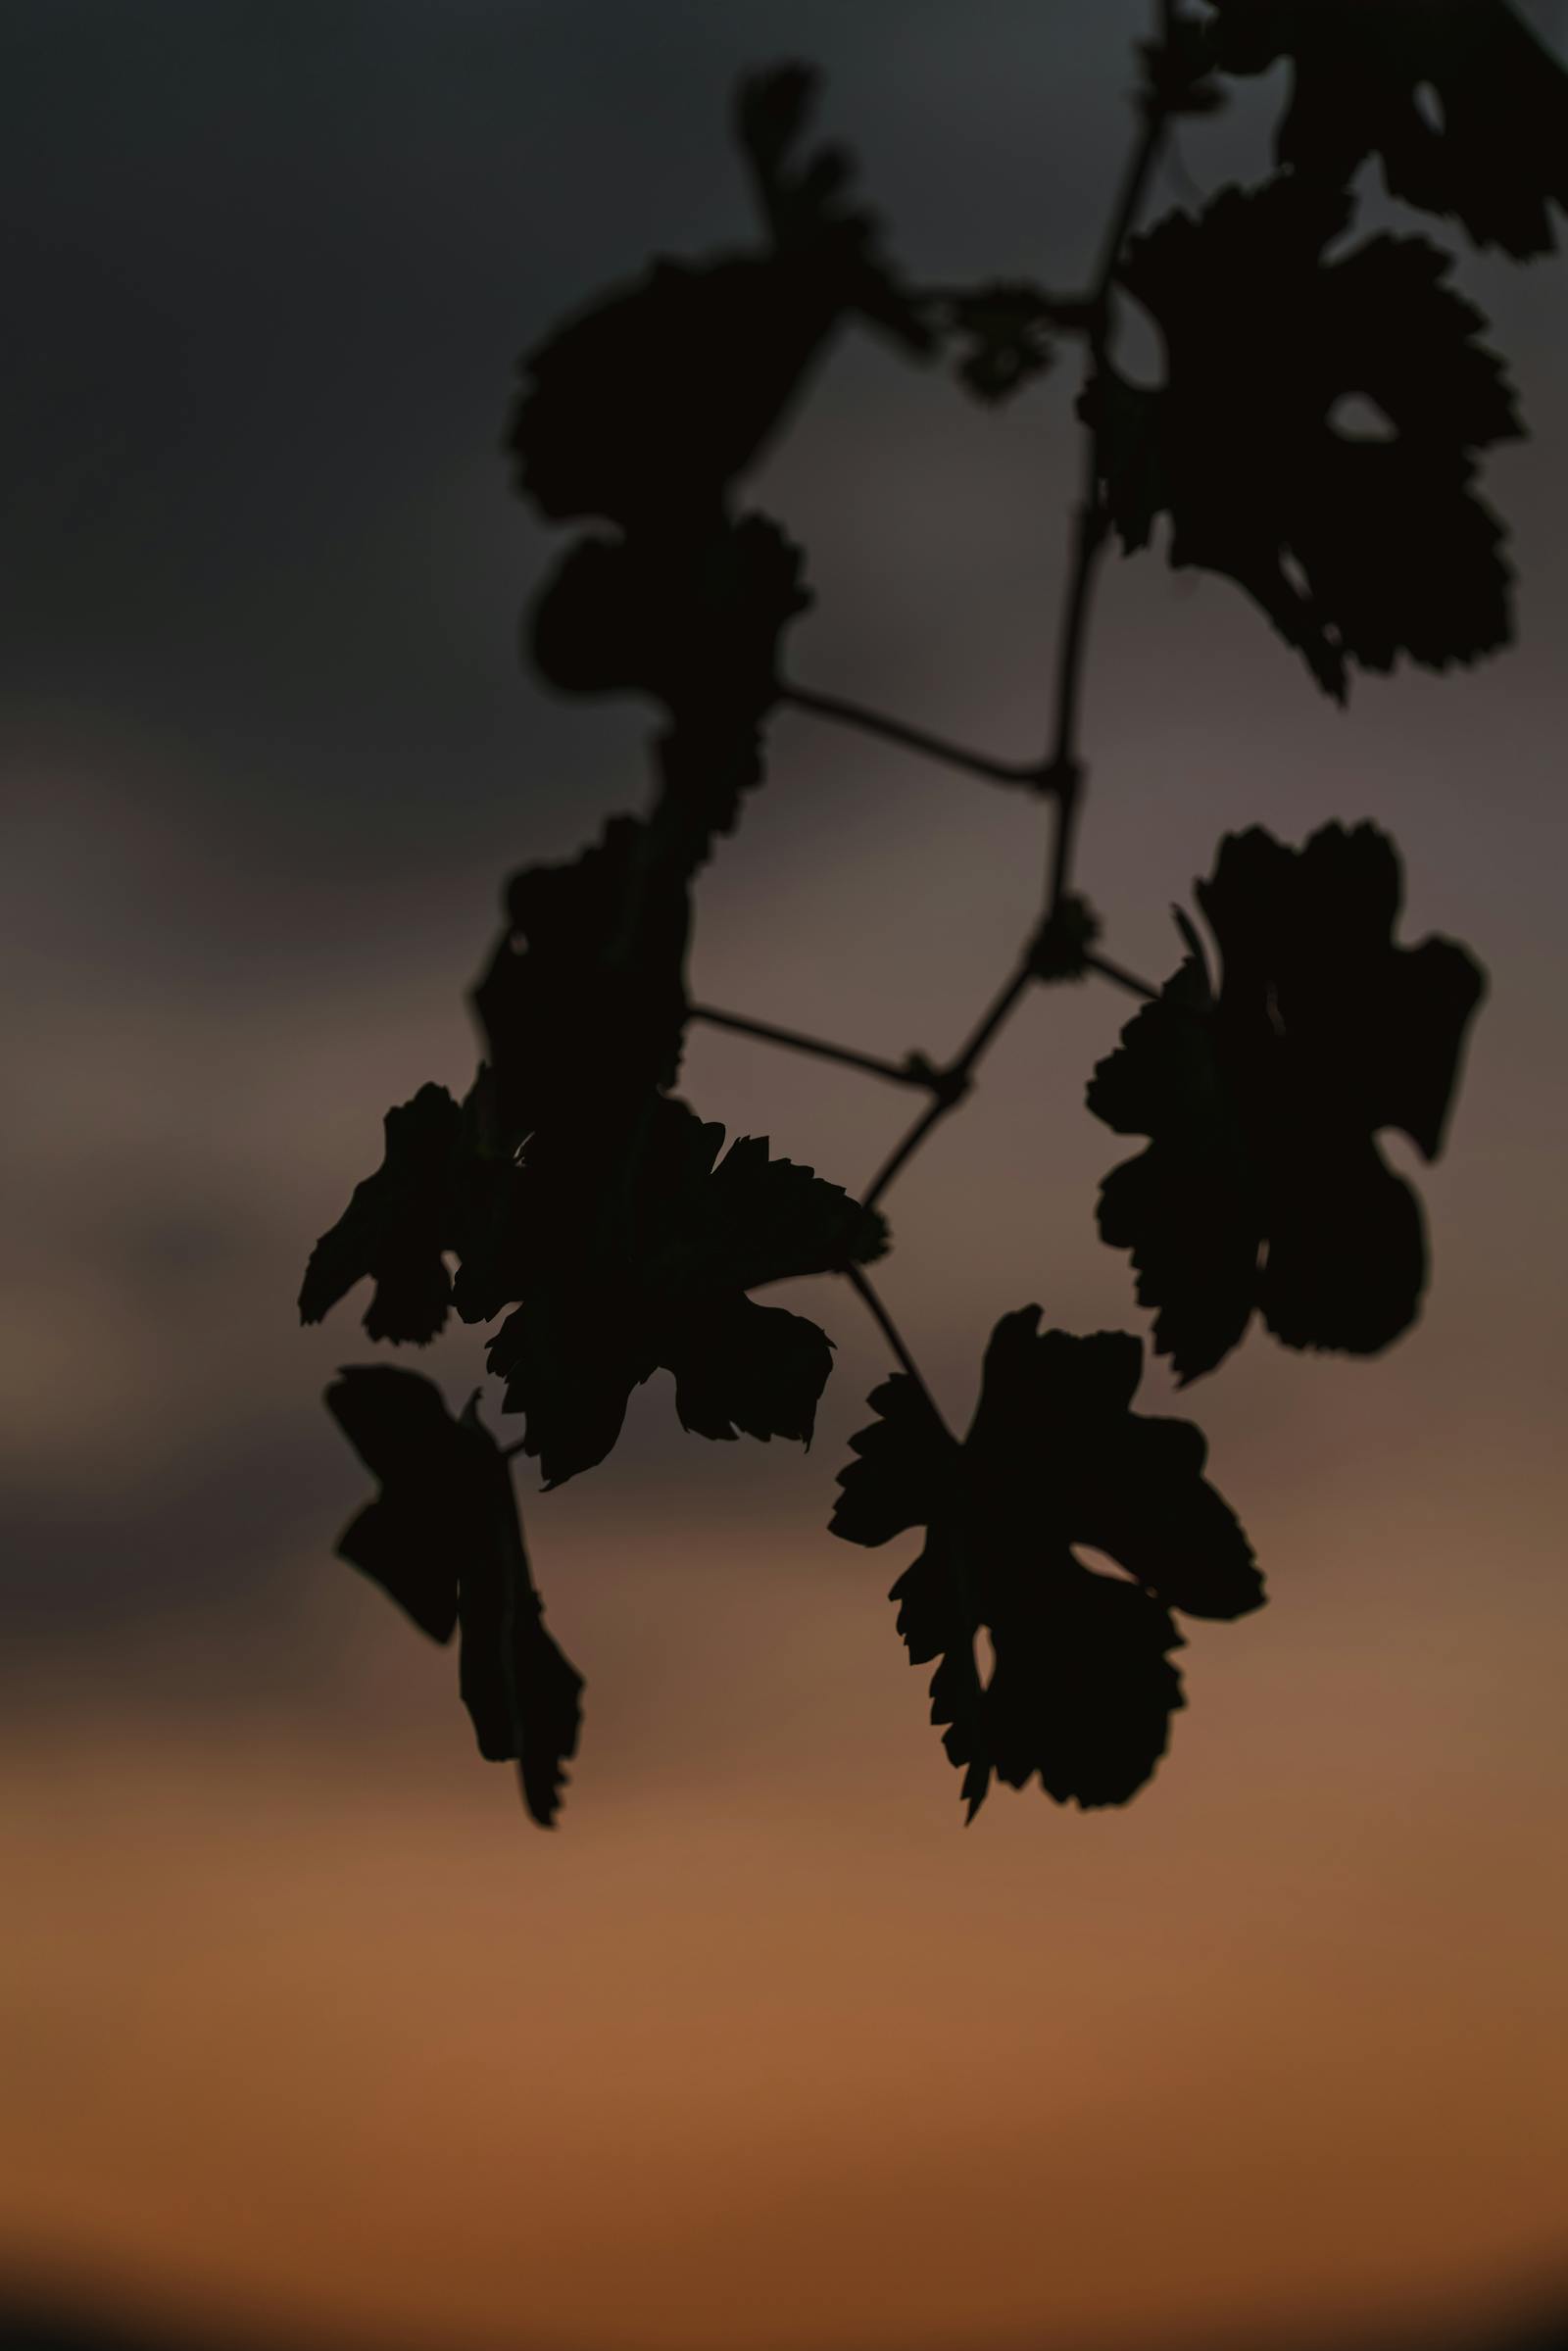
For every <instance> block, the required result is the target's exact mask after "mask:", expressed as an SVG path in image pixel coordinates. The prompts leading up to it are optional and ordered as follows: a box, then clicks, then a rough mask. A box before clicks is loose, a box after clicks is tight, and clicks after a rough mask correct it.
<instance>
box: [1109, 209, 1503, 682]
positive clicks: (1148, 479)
mask: <svg viewBox="0 0 1568 2351" xmlns="http://www.w3.org/2000/svg"><path fill="white" fill-rule="evenodd" d="M1349 214H1350V202H1349V198H1348V196H1346V195H1345V194H1343V193H1342V192H1341V191H1339V190H1337V189H1336V188H1334V187H1332V186H1324V185H1323V184H1321V183H1318V182H1314V181H1303V180H1300V179H1297V178H1293V177H1289V176H1286V177H1282V178H1278V179H1275V180H1273V181H1271V182H1269V183H1268V184H1267V185H1266V186H1264V187H1262V188H1259V189H1255V190H1252V191H1250V192H1248V193H1243V192H1242V191H1240V190H1238V189H1234V188H1231V189H1227V190H1226V191H1225V192H1224V193H1223V194H1221V195H1220V196H1218V197H1216V198H1215V200H1214V201H1213V203H1212V204H1210V205H1209V206H1208V207H1207V208H1206V210H1205V211H1204V212H1203V213H1202V214H1201V216H1200V217H1199V218H1198V219H1197V220H1194V219H1192V218H1191V217H1189V216H1187V215H1185V214H1173V215H1172V216H1171V217H1170V218H1168V219H1167V220H1163V221H1162V222H1160V223H1159V224H1158V225H1157V226H1156V227H1155V228H1153V229H1152V230H1150V232H1149V233H1148V234H1147V235H1146V236H1142V237H1139V238H1136V239H1134V240H1133V242H1132V244H1131V245H1130V246H1129V248H1128V251H1127V255H1126V258H1125V260H1124V261H1123V263H1122V266H1121V269H1120V270H1119V272H1118V279H1119V283H1120V284H1121V285H1122V286H1123V287H1124V289H1125V290H1126V291H1127V292H1128V293H1130V294H1132V295H1133V296H1134V297H1135V298H1136V299H1137V300H1138V301H1140V302H1141V303H1142V304H1143V305H1144V306H1145V308H1146V309H1147V310H1148V311H1149V312H1150V314H1151V316H1152V318H1153V319H1154V321H1155V323H1156V324H1157V326H1158V327H1159V329H1160V332H1161V335H1162V337H1163V339H1164V344H1165V351H1166V362H1167V366H1166V380H1165V382H1164V384H1163V386H1162V387H1160V388H1158V389H1156V390H1145V389H1142V388H1140V387H1137V386H1134V385H1131V384H1128V383H1126V382H1125V381H1123V380H1121V379H1120V378H1118V377H1117V376H1116V375H1115V374H1114V371H1113V370H1108V369H1107V370H1106V371H1104V372H1103V374H1102V375H1101V377H1100V378H1099V379H1098V380H1097V381H1096V382H1095V383H1094V384H1092V385H1091V387H1090V389H1089V391H1088V392H1087V393H1086V395H1085V397H1084V400H1083V402H1082V403H1081V412H1082V414H1083V415H1084V416H1085V417H1086V418H1087V420H1088V421H1089V422H1090V423H1091V424H1092V425H1093V426H1094V427H1095V430H1096V435H1097V444H1098V450H1099V461H1100V465H1101V470H1102V479H1103V488H1104V495H1105V500H1106V506H1107V511H1108V514H1109V516H1110V519H1111V521H1112V523H1113V524H1114V527H1115V528H1116V530H1117V532H1118V534H1119V536H1120V537H1121V540H1122V543H1123V546H1124V547H1125V548H1126V549H1128V550H1131V549H1134V548H1137V547H1141V546H1143V545H1145V544H1147V542H1148V540H1149V537H1150V534H1151V530H1152V523H1153V520H1154V517H1155V516H1156V515H1157V514H1160V513H1166V514H1169V516H1170V521H1171V537H1170V561H1171V563H1173V564H1175V565H1177V566H1185V565H1189V564H1192V565H1197V566H1199V567H1201V568H1202V569H1205V570H1209V571H1218V572H1222V573H1224V574H1225V575H1226V576H1227V577H1229V578H1231V579H1233V580H1235V581H1236V582H1237V584H1238V585H1239V586H1240V587H1242V588H1243V589H1245V591H1246V592H1247V593H1248V595H1250V597H1251V598H1252V599H1253V601H1254V602H1255V603H1256V604H1257V605H1258V606H1259V607H1260V609H1261V610H1262V611H1263V612H1265V613H1266V614H1267V616H1268V617H1269V619H1270V620H1271V621H1272V622H1273V624H1274V626H1275V627H1276V628H1277V629H1278V630H1279V632H1280V634H1281V636H1283V637H1284V638H1285V640H1286V642H1287V643H1288V644H1290V645H1292V646H1294V647H1295V648H1296V649H1297V650H1298V651H1299V653H1300V654H1301V656H1302V658H1303V659H1304V660H1305V661H1306V662H1307V664H1308V666H1309V667H1310V669H1311V670H1312V673H1313V675H1314V676H1315V677H1316V678H1317V680H1318V682H1319V684H1320V685H1322V686H1323V687H1324V688H1325V690H1326V691H1327V692H1329V693H1331V694H1333V695H1335V696H1337V697H1340V698H1342V699H1343V697H1344V694H1345V691H1346V681H1347V671H1348V666H1349V665H1350V664H1352V663H1353V664H1355V665H1358V666H1359V667H1361V668H1363V669H1372V670H1387V669H1389V668H1391V667H1392V666H1393V665H1394V663H1395V662H1396V661H1397V660H1398V658H1399V657H1400V656H1401V655H1403V656H1406V657H1408V658H1409V659H1410V660H1411V661H1416V662H1418V663H1420V664H1421V665H1422V666H1424V667H1427V668H1432V669H1445V668H1447V667H1449V666H1451V665H1452V664H1454V663H1455V662H1468V661H1475V660H1477V659H1478V658H1479V657H1480V656H1481V655H1483V654H1486V653H1490V652H1494V651H1495V649H1496V648H1497V647H1498V646H1500V645H1503V644H1506V643H1507V642H1508V639H1509V636H1510V634H1511V627H1512V621H1511V612H1510V605H1509V584H1510V578H1511V574H1510V572H1509V570H1508V567H1507V565H1506V563H1504V562H1503V559H1502V556H1501V553H1500V545H1501V541H1502V537H1503V532H1502V528H1501V525H1500V524H1499V523H1498V522H1497V520H1496V518H1495V515H1494V514H1492V513H1491V511H1490V509H1489V508H1487V507H1486V506H1485V505H1484V504H1483V503H1482V501H1481V500H1480V498H1479V497H1478V496H1477V495H1476V493H1475V489H1474V479H1475V472H1476V465H1477V459H1478V457H1479V454H1480V452H1481V451H1482V450H1484V449H1486V448H1488V447H1491V446H1492V445H1493V444H1495V443H1496V442H1498V441H1503V440H1508V439H1512V438H1516V437H1518V436H1519V434H1520V433H1521V432H1522V429H1523V428H1522V426H1521V425H1520V423H1519V419H1518V416H1517V414H1516V412H1515V409H1514V405H1513V393H1512V389H1511V387H1510V385H1509V383H1508V380H1507V377H1506V375H1505V374H1504V372H1503V368H1502V363H1501V362H1500V361H1499V360H1498V359H1497V357H1496V356H1495V353H1493V352H1491V351H1489V350H1488V349H1487V348H1486V347H1485V346H1484V345H1483V344H1481V343H1480V342H1478V341H1477V340H1476V336H1477V333H1478V330H1479V329H1480V328H1481V327H1482V325H1483V324H1484V321H1483V319H1482V318H1481V315H1480V313H1479V312H1477V311H1476V310H1474V309H1473V308H1472V307H1471V305H1470V304H1469V303H1468V302H1466V301H1464V300H1463V299H1462V298H1461V297H1460V296H1459V295H1457V294H1456V293H1454V292H1453V291H1452V289H1451V288H1450V287H1449V286H1447V285H1446V283H1445V282H1444V280H1445V277H1446V272H1447V269H1448V268H1449V266H1450V265H1449V261H1448V257H1447V256H1446V255H1445V254H1442V253H1440V252H1438V251H1437V249H1436V248H1435V247H1433V246H1431V245H1428V244H1426V243H1425V242H1424V241H1423V240H1421V239H1420V238H1393V237H1377V238H1374V239H1372V240H1370V241H1369V242H1368V243H1366V244H1364V245H1361V246H1359V247H1357V248H1356V249H1355V250H1354V251H1352V252H1350V253H1349V254H1348V255H1346V256H1345V257H1344V258H1341V259H1335V260H1332V261H1327V260H1325V259H1324V253H1325V249H1326V247H1327V246H1328V245H1329V244H1330V243H1331V242H1332V241H1333V240H1334V239H1335V238H1336V237H1337V236H1338V235H1339V234H1340V232H1341V231H1342V230H1343V229H1344V228H1345V227H1346V225H1347V223H1348V219H1349ZM1351 396H1360V397H1362V398H1364V399H1365V400H1367V401H1369V402H1371V403H1372V404H1374V409H1375V412H1381V414H1382V415H1383V416H1384V417H1385V418H1386V419H1387V422H1388V426H1389V430H1388V433H1387V435H1386V436H1370V437H1369V436H1362V435H1360V434H1357V433H1355V432H1353V431H1349V430H1348V429H1346V428H1345V426H1344V425H1343V423H1342V421H1341V418H1342V416H1343V413H1344V411H1343V403H1344V402H1345V401H1346V400H1347V399H1348V398H1349V397H1351Z"/></svg>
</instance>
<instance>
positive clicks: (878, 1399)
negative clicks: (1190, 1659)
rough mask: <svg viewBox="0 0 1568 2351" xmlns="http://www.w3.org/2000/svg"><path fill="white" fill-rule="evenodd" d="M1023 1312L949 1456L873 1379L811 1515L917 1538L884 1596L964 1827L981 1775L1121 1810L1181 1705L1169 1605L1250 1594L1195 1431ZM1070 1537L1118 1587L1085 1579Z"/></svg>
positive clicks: (988, 1367) (1102, 1346)
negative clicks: (867, 1410)
mask: <svg viewBox="0 0 1568 2351" xmlns="http://www.w3.org/2000/svg"><path fill="white" fill-rule="evenodd" d="M1040 1319H1041V1315H1040V1308H1039V1307H1038V1306H1026V1307H1024V1308H1022V1309H1020V1311H1019V1312H1017V1313H1015V1314H1007V1315H1004V1316H1003V1318H1002V1320H1001V1321H1000V1322H999V1323H998V1324H997V1327H996V1329H995V1331H994V1332H993V1334H992V1338H991V1343H990V1346H989V1347H988V1348H987V1351H986V1361H985V1374H984V1380H983V1383H982V1387H981V1394H980V1401H979V1404H978V1405H977V1407H976V1410H975V1414H974V1419H973V1421H972V1423H971V1425H970V1428H969V1432H968V1435H967V1437H966V1438H965V1439H964V1441H963V1443H962V1445H957V1444H956V1443H955V1441H954V1440H953V1439H952V1438H951V1437H949V1436H948V1434H947V1432H946V1431H945V1430H944V1429H943V1428H942V1426H941V1424H940V1422H939V1421H938V1420H937V1419H936V1416H935V1414H934V1411H933V1409H932V1407H931V1406H930V1404H929V1403H928V1402H927V1400H926V1399H925V1397H924V1396H923V1395H922V1394H921V1392H920V1390H919V1389H918V1388H917V1387H916V1385H915V1383H914V1382H913V1381H912V1380H910V1379H909V1378H907V1376H906V1375H905V1374H902V1373H900V1374H898V1375H896V1376H895V1377H894V1378H893V1379H891V1380H889V1381H888V1382H886V1383H885V1384H884V1386H882V1387H881V1388H879V1389H878V1390H877V1391H876V1392H875V1394H874V1395H873V1396H872V1397H871V1403H872V1405H873V1407H874V1408H875V1409H876V1410H877V1411H878V1413H879V1414H880V1418H879V1419H878V1420H877V1421H875V1422H874V1423H873V1424H872V1425H871V1426H870V1427H869V1428H867V1429H863V1430H862V1431H861V1432H860V1433H859V1435H858V1436H857V1437H855V1438H853V1439H852V1440H851V1446H852V1449H853V1450H854V1451H855V1452H856V1454H858V1459H857V1460H856V1461H854V1462H852V1463H851V1465H850V1466H849V1468H848V1469H846V1470H844V1471H842V1472H841V1473H840V1478H839V1484H840V1486H841V1488H842V1490H843V1491H842V1494H841V1495H840V1499H839V1503H838V1506H837V1508H836V1510H835V1512H834V1515H833V1521H832V1531H833V1533H834V1534H836V1535H838V1536H840V1537H842V1538H843V1540H844V1541H846V1542H849V1543H868V1544H876V1543H886V1542H888V1541H889V1540H890V1539H891V1538H892V1537H893V1536H895V1535H898V1534H902V1533H903V1532H905V1531H906V1530H907V1528H910V1527H915V1526H921V1527H924V1528H925V1529H926V1535H927V1540H926V1544H925V1548H924V1549H923V1550H922V1552H921V1553H920V1556H919V1557H918V1559H916V1560H915V1562H914V1564H913V1565H912V1566H911V1567H910V1568H908V1569H907V1570H906V1572H905V1573H904V1575H902V1576H901V1577H900V1578H899V1580H898V1582H897V1583H896V1584H895V1585H894V1587H893V1591H892V1593H891V1594H890V1597H892V1598H894V1599H896V1600H898V1602H899V1631H900V1632H901V1633H902V1635H903V1636H904V1639H905V1641H906V1643H907V1647H908V1650H909V1656H910V1660H911V1662H912V1663H915V1664H926V1663H929V1662H931V1660H933V1659H936V1660H938V1664H937V1671H936V1675H935V1677H934V1679H933V1681H932V1684H931V1697H932V1720H933V1721H934V1722H937V1723H942V1724H946V1725H948V1726H949V1727H948V1730H947V1733H946V1736H945V1739H944V1742H943V1743H944V1745H945V1746H946V1748H947V1751H948V1754H949V1757H950V1759H951V1760H952V1761H953V1763H954V1764H955V1765H956V1766H957V1767H958V1768H959V1769H960V1770H961V1771H962V1772H963V1775H964V1780H963V1794H964V1800H965V1802H966V1804H967V1806H968V1813H969V1817H970V1818H971V1819H972V1818H973V1817H974V1814H975V1812H976V1811H977V1809H978V1808H979V1805H980V1804H981V1802H982V1801H983V1800H984V1797H985V1794H986V1790H987V1788H989V1786H990V1783H991V1780H992V1778H993V1777H996V1778H999V1779H1002V1780H1005V1782H1006V1783H1007V1784H1008V1785H1009V1786H1010V1787H1014V1788H1021V1787H1022V1786H1023V1785H1024V1783H1025V1782H1026V1781H1027V1780H1029V1779H1030V1778H1031V1777H1033V1776H1035V1775H1038V1776H1039V1778H1040V1781H1041V1785H1042V1786H1043V1787H1044V1788H1045V1789H1046V1790H1047V1792H1048V1794H1050V1795H1052V1796H1054V1798H1055V1799H1056V1801H1057V1802H1058V1803H1068V1802H1076V1803H1077V1804H1079V1805H1081V1806H1083V1807H1084V1808H1085V1809H1087V1808H1089V1807H1091V1806H1095V1805H1101V1804H1119V1803H1124V1802H1125V1801H1126V1799H1127V1798H1128V1797H1129V1796H1130V1795H1132V1794H1133V1793H1134V1792H1135V1791H1136V1790H1137V1789H1138V1788H1140V1787H1142V1785H1143V1784H1144V1782H1145V1781H1146V1780H1147V1779H1148V1778H1149V1776H1150V1774H1151V1773H1152V1770H1153V1769H1154V1766H1155V1764H1156V1763H1157V1761H1158V1759H1159V1757H1160V1756H1161V1755H1162V1754H1163V1753H1164V1750H1165V1744H1166V1738H1167V1727H1168V1718H1169V1716H1170V1714H1171V1713H1172V1712H1173V1710H1174V1709H1175V1708H1176V1707H1178V1706H1179V1705H1181V1703H1182V1702H1183V1701H1182V1696H1181V1683H1180V1679H1179V1677H1178V1675H1177V1673H1176V1671H1175V1669H1174V1668H1173V1667H1172V1666H1171V1665H1170V1664H1169V1663H1168V1655H1169V1652H1170V1650H1172V1649H1173V1648H1176V1647H1179V1646H1180V1645H1181V1642H1180V1637H1179V1636H1178V1634H1177V1632H1176V1629H1175V1627H1174V1625H1173V1624H1172V1623H1171V1620H1170V1616H1169V1613H1168V1611H1169V1609H1170V1608H1171V1607H1176V1608H1180V1609H1183V1610H1184V1611H1186V1612H1187V1613H1188V1614H1191V1615H1198V1616H1216V1617H1235V1616H1241V1615H1244V1614H1246V1613H1247V1611H1248V1610H1250V1609H1252V1608H1255V1607H1257V1606H1258V1605H1259V1604H1260V1603H1261V1600H1262V1597H1263V1588H1262V1583H1261V1580H1260V1578H1259V1576H1258V1573H1257V1569H1256V1565H1255V1563H1254V1560H1253V1556H1252V1551H1251V1547H1250V1544H1249V1543H1248V1541H1247V1538H1246V1536H1245V1535H1244V1534H1243V1532H1242V1529H1241V1527H1240V1525H1239V1523H1238V1522H1237V1519H1236V1517H1235V1514H1234V1513H1233V1512H1232V1511H1231V1509H1230V1508H1229V1506H1228V1504H1227V1503H1226V1502H1225V1501H1224V1500H1223V1499H1222V1498H1221V1496H1220V1495H1219V1494H1217V1493H1216V1492H1215V1490H1214V1489H1213V1487H1211V1486H1210V1485H1209V1484H1208V1483H1207V1482H1206V1480H1205V1479H1204V1477H1203V1475H1202V1471H1203V1466H1204V1461H1205V1452H1206V1448H1205V1446H1204V1444H1203V1439H1202V1437H1201V1433H1200V1432H1199V1431H1198V1430H1197V1429H1195V1428H1193V1427H1192V1426H1191V1424H1190V1423H1188V1422H1186V1421H1174V1420H1153V1419H1149V1418H1147V1417H1145V1416H1144V1415H1141V1414H1138V1413H1135V1412H1133V1411H1132V1409H1131V1403H1132V1398H1133V1396H1134V1395H1135V1393H1136V1391H1137V1387H1138V1382H1139V1378H1140V1375H1141V1371H1142V1364H1143V1349H1142V1347H1141V1346H1140V1345H1139V1342H1138V1341H1137V1340H1136V1339H1134V1338H1131V1337H1129V1336H1127V1335H1126V1334H1122V1333H1116V1334H1112V1333H1108V1332H1102V1333H1100V1334H1098V1335H1097V1336H1095V1337H1093V1338H1087V1339H1076V1338H1072V1337H1069V1335H1068V1334H1067V1333H1066V1332H1063V1331H1047V1332H1044V1333H1042V1332H1041V1331H1040V1328H1039V1324H1040ZM1075 1543H1079V1544H1084V1545H1087V1546H1090V1547H1092V1548H1094V1549H1096V1550H1099V1551H1103V1552H1104V1553H1106V1554H1107V1555H1108V1556H1109V1557H1110V1558H1112V1559H1114V1560H1115V1561H1116V1562H1117V1564H1118V1565H1119V1566H1120V1567H1121V1568H1122V1569H1124V1570H1125V1572H1126V1576H1127V1578H1128V1579H1129V1580H1128V1581H1125V1582H1123V1581H1121V1580H1119V1579H1112V1578H1108V1577H1106V1576H1104V1575H1103V1574H1101V1573H1099V1572H1097V1571H1096V1570H1094V1569H1092V1568H1090V1567H1087V1566H1086V1565H1085V1564H1084V1562H1083V1561H1082V1560H1081V1559H1080V1558H1078V1557H1077V1555H1076V1554H1075V1552H1074V1549H1073V1545H1074V1544H1075ZM982 1628H984V1629H985V1630H986V1631H988V1632H989V1634H990V1636H991V1642H992V1648H993V1651H994V1656H995V1664H994V1668H993V1671H992V1674H991V1678H990V1680H989V1681H988V1682H985V1683H982V1681H981V1677H980V1672H979V1668H978V1665H977V1663H976V1658H975V1638H976V1635H977V1634H978V1633H979V1631H980V1630H981V1629H982Z"/></svg>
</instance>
